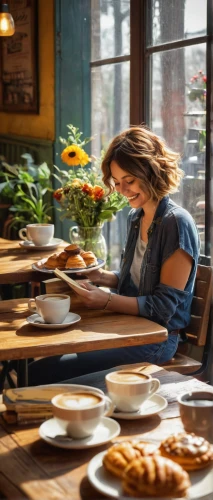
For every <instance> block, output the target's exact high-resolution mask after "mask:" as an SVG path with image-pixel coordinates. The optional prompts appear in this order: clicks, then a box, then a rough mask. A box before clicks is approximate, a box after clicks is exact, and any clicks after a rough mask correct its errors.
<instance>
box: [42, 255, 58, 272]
mask: <svg viewBox="0 0 213 500" xmlns="http://www.w3.org/2000/svg"><path fill="white" fill-rule="evenodd" d="M57 266H58V254H57V253H54V254H52V255H50V257H49V258H48V259H47V261H46V262H45V265H44V267H47V269H55V268H56V267H57Z"/></svg>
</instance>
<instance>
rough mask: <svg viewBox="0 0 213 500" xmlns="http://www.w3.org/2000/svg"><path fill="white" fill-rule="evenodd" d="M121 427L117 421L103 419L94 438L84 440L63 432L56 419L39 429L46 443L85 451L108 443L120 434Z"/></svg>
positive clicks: (45, 423) (48, 421)
mask: <svg viewBox="0 0 213 500" xmlns="http://www.w3.org/2000/svg"><path fill="white" fill-rule="evenodd" d="M120 430H121V428H120V425H119V424H118V422H116V420H113V419H111V418H108V417H102V419H101V422H100V424H99V425H98V427H96V430H95V432H94V434H93V435H92V436H89V437H86V438H84V439H72V438H70V437H68V436H67V434H66V433H65V432H64V433H63V431H62V430H61V428H60V427H59V425H58V423H57V421H56V420H55V419H54V418H51V419H50V420H46V421H45V422H43V424H41V426H40V428H39V435H40V437H41V438H42V439H44V441H46V442H47V443H49V444H52V445H53V446H56V447H57V448H65V449H68V450H83V449H84V448H94V447H95V446H101V445H102V444H105V443H108V442H109V441H111V439H113V438H115V437H116V436H118V434H120Z"/></svg>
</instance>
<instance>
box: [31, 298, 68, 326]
mask: <svg viewBox="0 0 213 500" xmlns="http://www.w3.org/2000/svg"><path fill="white" fill-rule="evenodd" d="M28 308H29V310H30V311H31V312H32V313H37V314H39V316H41V317H42V318H43V320H44V321H45V323H52V324H60V323H63V321H64V320H65V318H66V316H67V314H68V312H69V310H70V297H69V295H62V294H51V293H47V294H45V295H38V296H37V297H35V298H34V299H29V301H28Z"/></svg>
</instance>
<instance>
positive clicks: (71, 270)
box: [32, 258, 105, 274]
mask: <svg viewBox="0 0 213 500" xmlns="http://www.w3.org/2000/svg"><path fill="white" fill-rule="evenodd" d="M46 261H47V258H45V259H41V260H39V261H38V262H36V263H35V264H32V269H34V271H41V272H42V273H49V274H53V273H54V269H47V267H40V266H43V265H44V264H45V262H46ZM97 261H98V265H97V266H89V267H84V268H81V269H79V268H78V269H77V268H75V267H73V268H69V269H60V270H61V271H63V272H64V273H66V274H68V273H85V274H89V272H91V271H96V269H99V268H100V267H103V266H104V265H105V260H102V259H97Z"/></svg>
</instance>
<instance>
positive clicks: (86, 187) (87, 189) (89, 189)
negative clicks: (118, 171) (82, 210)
mask: <svg viewBox="0 0 213 500" xmlns="http://www.w3.org/2000/svg"><path fill="white" fill-rule="evenodd" d="M81 190H82V191H83V193H86V194H88V195H89V196H91V195H92V192H93V189H92V186H91V184H87V183H85V184H83V186H82V188H81Z"/></svg>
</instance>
